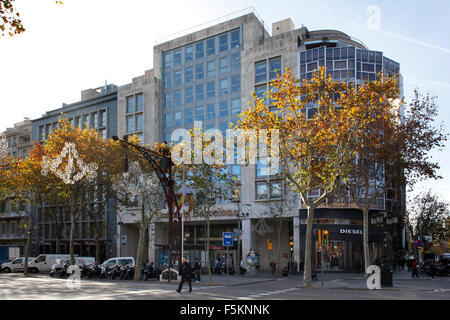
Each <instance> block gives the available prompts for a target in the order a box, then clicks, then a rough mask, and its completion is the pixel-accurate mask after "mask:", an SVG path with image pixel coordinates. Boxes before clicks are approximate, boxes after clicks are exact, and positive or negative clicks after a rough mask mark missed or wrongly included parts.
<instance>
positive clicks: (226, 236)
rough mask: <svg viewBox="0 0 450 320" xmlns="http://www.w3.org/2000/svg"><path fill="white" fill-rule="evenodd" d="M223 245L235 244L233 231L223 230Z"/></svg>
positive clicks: (230, 245)
mask: <svg viewBox="0 0 450 320" xmlns="http://www.w3.org/2000/svg"><path fill="white" fill-rule="evenodd" d="M222 245H223V246H224V247H232V246H233V233H232V232H222Z"/></svg>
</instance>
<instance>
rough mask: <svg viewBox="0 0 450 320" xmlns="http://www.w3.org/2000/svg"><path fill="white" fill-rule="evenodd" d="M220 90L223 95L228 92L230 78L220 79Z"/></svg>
mask: <svg viewBox="0 0 450 320" xmlns="http://www.w3.org/2000/svg"><path fill="white" fill-rule="evenodd" d="M219 90H220V95H221V96H223V95H227V94H228V79H220V81H219Z"/></svg>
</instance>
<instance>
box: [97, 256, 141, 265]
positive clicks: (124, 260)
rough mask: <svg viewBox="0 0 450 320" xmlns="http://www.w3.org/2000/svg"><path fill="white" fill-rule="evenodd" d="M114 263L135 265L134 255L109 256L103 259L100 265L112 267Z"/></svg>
mask: <svg viewBox="0 0 450 320" xmlns="http://www.w3.org/2000/svg"><path fill="white" fill-rule="evenodd" d="M116 264H119V265H128V264H131V265H132V266H133V267H135V266H136V262H135V260H134V257H114V258H109V259H107V260H106V261H104V262H103V263H102V264H101V266H106V267H112V266H114V265H116Z"/></svg>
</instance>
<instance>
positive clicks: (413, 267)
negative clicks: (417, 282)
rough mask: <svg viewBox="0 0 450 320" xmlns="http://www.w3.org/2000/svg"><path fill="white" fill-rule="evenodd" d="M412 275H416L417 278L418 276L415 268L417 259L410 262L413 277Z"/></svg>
mask: <svg viewBox="0 0 450 320" xmlns="http://www.w3.org/2000/svg"><path fill="white" fill-rule="evenodd" d="M414 276H417V278H419V272H418V270H417V261H416V260H414V261H413V263H412V277H413V278H414Z"/></svg>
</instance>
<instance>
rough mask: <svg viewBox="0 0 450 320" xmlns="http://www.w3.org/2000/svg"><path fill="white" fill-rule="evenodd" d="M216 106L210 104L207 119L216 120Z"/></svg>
mask: <svg viewBox="0 0 450 320" xmlns="http://www.w3.org/2000/svg"><path fill="white" fill-rule="evenodd" d="M215 109H216V108H215V106H214V104H209V105H208V106H207V107H206V119H207V120H210V119H214V118H215V117H216V111H215Z"/></svg>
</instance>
